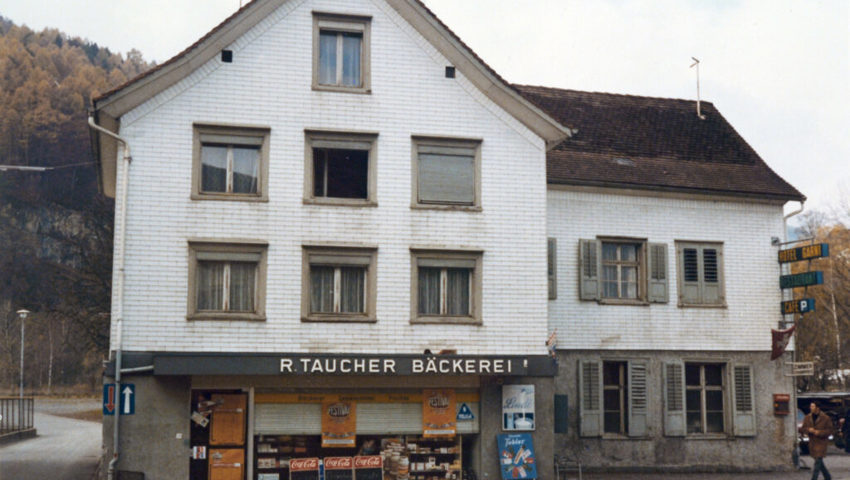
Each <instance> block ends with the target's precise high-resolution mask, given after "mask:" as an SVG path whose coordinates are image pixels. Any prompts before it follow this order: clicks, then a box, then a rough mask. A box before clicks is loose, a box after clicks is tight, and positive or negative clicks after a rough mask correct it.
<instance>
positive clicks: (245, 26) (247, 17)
mask: <svg viewBox="0 0 850 480" xmlns="http://www.w3.org/2000/svg"><path fill="white" fill-rule="evenodd" d="M287 1H292V0H253V1H251V2H250V3H248V4H246V5H245V6H243V7H242V8H240V9H239V10H238V11H237V12H236V13H234V14H233V15H231V16H230V17H228V18H227V19H226V20H224V21H223V22H222V23H221V24H219V25H218V26H216V27H215V28H213V29H212V30H211V31H210V32H209V33H207V34H206V35H204V36H203V37H201V38H200V39H199V40H198V41H197V42H195V43H193V44H192V45H191V46H189V47H188V48H187V49H185V50H183V51H182V52H180V53H179V54H177V55H176V56H175V57H174V58H172V59H170V60H168V61H167V62H165V63H163V64H161V65H159V66H157V67H156V68H153V69H151V70H149V71H147V72H145V73H144V74H142V75H139V76H138V77H136V78H134V79H132V80H130V81H128V82H126V83H124V84H123V85H120V86H118V87H117V88H114V89H112V90H110V91H108V92H106V93H104V94H103V95H100V96H98V97H97V98H95V99H94V100H93V107H94V115H95V118H96V120H97V121H98V123H100V124H101V125H103V126H106V127H107V128H109V129H111V130H113V131H117V128H118V124H119V120H120V118H121V116H122V115H124V114H125V113H127V112H129V111H130V110H132V109H133V108H135V107H137V106H139V105H141V104H142V103H144V102H145V101H147V100H149V99H150V98H152V97H153V96H154V95H156V94H158V93H160V92H162V91H163V90H165V89H167V88H168V87H170V86H172V85H174V84H176V83H177V82H179V81H180V80H182V79H183V78H185V77H186V76H188V75H190V74H191V73H192V72H193V71H195V69H197V68H198V67H200V66H202V65H203V64H204V63H206V62H207V61H209V60H211V59H212V58H214V57H215V56H216V55H218V53H219V52H220V51H221V50H222V49H224V48H226V47H227V46H228V45H230V44H232V43H233V42H235V41H236V40H237V39H238V38H239V37H240V36H241V35H243V34H244V33H246V32H247V31H248V30H249V29H250V28H252V27H253V26H255V25H256V24H257V23H259V22H260V21H262V20H263V19H264V18H266V17H267V16H268V15H269V14H271V13H272V12H273V11H274V10H275V9H277V8H278V7H280V6H281V5H283V4H284V3H286V2H287ZM385 1H386V2H387V3H388V4H389V5H390V6H392V8H394V9H395V10H396V11H397V12H398V14H399V15H401V16H402V17H403V18H404V19H405V20H406V21H407V22H408V23H409V24H410V25H411V26H413V27H414V28H415V29H416V30H417V31H418V32H419V33H420V34H421V35H422V36H423V37H425V38H426V39H427V40H428V41H429V42H430V43H431V44H432V45H433V46H434V47H435V48H436V49H437V50H438V51H439V52H440V53H441V54H442V55H443V56H445V57H446V58H447V59H448V60H449V62H450V63H451V64H452V65H453V66H454V67H455V68H456V69H457V70H458V71H459V72H461V73H462V74H463V75H464V76H465V77H466V78H467V79H468V80H469V81H470V82H471V83H472V84H474V85H475V86H476V87H477V88H478V89H479V90H480V91H481V92H482V93H483V94H484V95H486V96H487V97H488V98H490V100H492V101H493V102H495V103H496V104H497V105H499V106H501V107H502V108H504V109H505V110H506V111H507V112H508V113H510V114H511V115H513V116H514V117H515V118H516V119H517V120H518V121H519V122H521V123H522V124H523V125H525V126H526V127H527V128H529V129H530V130H531V131H532V132H534V133H535V134H536V135H538V136H540V137H541V138H542V139H544V140H545V141H546V144H547V147H552V146H554V145H557V144H558V143H560V142H561V141H562V140H563V139H564V138H566V137H568V136H569V130H568V129H566V128H564V126H563V125H562V124H561V123H559V122H558V121H556V120H554V119H553V118H551V117H550V116H549V115H548V114H547V113H545V112H544V111H542V110H541V109H539V108H538V107H537V106H535V105H534V104H533V103H531V102H529V101H527V100H526V99H525V98H523V96H522V95H520V94H519V92H518V91H517V90H516V89H515V88H514V87H513V86H512V85H511V84H510V83H508V82H507V81H505V80H504V79H503V78H502V77H500V76H499V75H498V74H497V73H496V72H495V71H494V70H493V69H492V68H490V66H489V65H487V64H486V63H484V61H483V60H481V58H480V57H478V56H477V55H476V54H475V52H473V51H472V50H471V49H470V48H469V47H468V46H467V45H466V44H464V43H463V42H462V41H461V40H460V38H458V36H457V35H455V34H454V32H452V31H451V30H450V29H449V28H448V27H447V26H446V25H445V24H443V23H442V22H441V21H440V20H439V19H438V18H437V17H436V16H435V15H434V14H433V12H431V11H430V10H429V9H428V8H427V7H425V5H424V4H423V3H422V2H421V1H419V0H385ZM306 88H309V86H307V87H306ZM96 137H97V139H96V140H97V143H98V145H97V146H96V149H95V151H96V155H97V157H98V162H99V163H100V165H101V169H100V173H101V185H102V186H103V189H104V193H106V194H107V195H111V196H114V188H115V165H114V158H115V145H114V140H113V139H111V138H109V137H106V136H104V135H99V134H96Z"/></svg>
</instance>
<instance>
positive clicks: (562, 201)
mask: <svg viewBox="0 0 850 480" xmlns="http://www.w3.org/2000/svg"><path fill="white" fill-rule="evenodd" d="M547 204H548V207H547V208H548V212H547V216H548V227H547V228H548V235H549V236H550V237H556V238H557V239H558V256H557V262H558V298H557V300H552V301H550V302H549V326H550V329H555V328H557V329H558V348H559V349H582V350H593V349H603V350H617V349H620V350H623V349H628V350H715V351H716V350H770V329H771V328H776V326H777V322H778V321H779V320H781V319H782V318H781V317H782V316H781V315H780V313H779V312H780V310H779V303H780V301H781V291H780V289H779V275H780V272H779V264H778V263H777V259H776V258H777V257H776V252H777V247H774V246H772V245H771V237H774V236H775V237H779V238H782V208H781V207H780V206H776V205H764V204H756V203H743V202H741V203H737V202H723V201H709V200H704V201H699V200H681V199H671V198H652V197H648V196H629V195H611V194H605V193H585V192H577V191H564V190H549V192H548V199H547ZM597 236H626V237H637V238H646V239H647V240H648V241H649V242H656V243H666V244H667V249H668V270H667V273H668V278H669V294H670V302H669V303H667V304H657V303H653V304H650V305H648V306H624V305H600V304H598V303H597V302H595V301H579V292H578V280H579V270H578V268H579V265H578V263H579V257H578V251H579V239H592V238H596V237H597ZM676 240H692V241H711V242H723V255H724V261H723V268H724V272H725V281H726V302H727V305H728V308H723V309H719V308H680V307H678V289H677V263H676V262H677V260H676V247H675V241H676Z"/></svg>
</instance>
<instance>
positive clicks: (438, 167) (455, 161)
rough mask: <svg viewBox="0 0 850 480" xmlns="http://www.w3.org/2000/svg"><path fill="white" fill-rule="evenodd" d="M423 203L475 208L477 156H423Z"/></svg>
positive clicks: (425, 154) (420, 189) (420, 182)
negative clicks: (473, 206)
mask: <svg viewBox="0 0 850 480" xmlns="http://www.w3.org/2000/svg"><path fill="white" fill-rule="evenodd" d="M418 161H419V201H420V202H424V203H451V204H459V205H472V204H474V202H475V157H474V156H461V155H441V154H434V153H421V152H420V153H419V159H418Z"/></svg>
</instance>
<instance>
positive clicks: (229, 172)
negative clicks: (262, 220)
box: [192, 124, 269, 201]
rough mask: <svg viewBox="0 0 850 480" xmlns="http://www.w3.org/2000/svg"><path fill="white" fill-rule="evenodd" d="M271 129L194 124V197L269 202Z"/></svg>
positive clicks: (199, 198) (198, 198) (197, 198)
mask: <svg viewBox="0 0 850 480" xmlns="http://www.w3.org/2000/svg"><path fill="white" fill-rule="evenodd" d="M268 156H269V129H268V128H263V127H237V126H226V125H208V124H195V125H194V147H193V162H192V173H193V179H192V198H193V199H196V200H201V199H216V200H255V201H257V200H268V192H267V185H268Z"/></svg>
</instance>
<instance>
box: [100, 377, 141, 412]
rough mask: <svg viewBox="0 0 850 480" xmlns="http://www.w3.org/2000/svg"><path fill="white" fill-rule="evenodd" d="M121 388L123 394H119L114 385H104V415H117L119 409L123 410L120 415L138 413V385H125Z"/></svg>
mask: <svg viewBox="0 0 850 480" xmlns="http://www.w3.org/2000/svg"><path fill="white" fill-rule="evenodd" d="M120 388H121V392H117V391H116V388H115V384H114V383H107V384H105V385H103V414H104V415H115V411H116V410H118V409H121V411H120V412H119V415H132V414H134V413H136V385H134V384H132V383H123V384H121V385H120Z"/></svg>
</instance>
